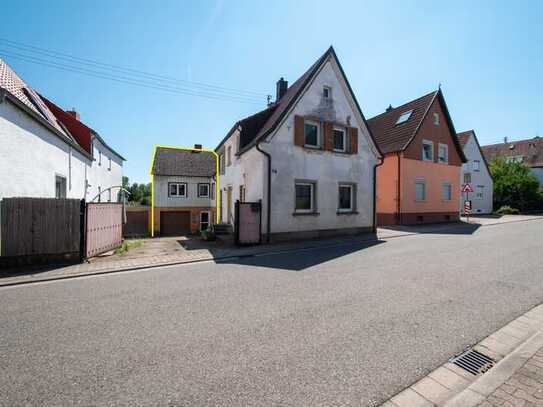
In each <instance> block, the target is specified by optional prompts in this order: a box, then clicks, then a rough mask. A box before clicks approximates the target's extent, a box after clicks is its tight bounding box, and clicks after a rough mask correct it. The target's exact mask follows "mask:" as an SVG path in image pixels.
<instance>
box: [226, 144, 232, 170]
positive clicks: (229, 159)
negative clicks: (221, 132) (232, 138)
mask: <svg viewBox="0 0 543 407" xmlns="http://www.w3.org/2000/svg"><path fill="white" fill-rule="evenodd" d="M230 165H232V146H228V147H227V148H226V166H227V167H229V166H230Z"/></svg>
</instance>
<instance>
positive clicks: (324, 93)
mask: <svg viewBox="0 0 543 407" xmlns="http://www.w3.org/2000/svg"><path fill="white" fill-rule="evenodd" d="M322 96H323V97H324V98H325V99H330V97H331V96H332V89H331V88H330V87H329V86H324V87H323V88H322Z"/></svg>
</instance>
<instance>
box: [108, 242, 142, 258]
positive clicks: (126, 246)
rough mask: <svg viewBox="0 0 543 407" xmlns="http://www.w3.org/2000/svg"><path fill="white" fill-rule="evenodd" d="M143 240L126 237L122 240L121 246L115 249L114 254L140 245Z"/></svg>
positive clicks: (121, 253) (123, 252) (122, 252)
mask: <svg viewBox="0 0 543 407" xmlns="http://www.w3.org/2000/svg"><path fill="white" fill-rule="evenodd" d="M143 243H145V241H144V240H143V239H127V240H125V241H124V242H123V244H122V245H121V247H118V248H116V249H115V254H120V255H123V254H125V253H126V252H128V251H129V250H131V249H135V248H136V247H140V246H141V245H143Z"/></svg>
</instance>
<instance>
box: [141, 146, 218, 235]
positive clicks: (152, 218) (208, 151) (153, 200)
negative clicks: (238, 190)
mask: <svg viewBox="0 0 543 407" xmlns="http://www.w3.org/2000/svg"><path fill="white" fill-rule="evenodd" d="M158 148H170V149H174V150H183V151H198V152H204V153H211V154H213V157H215V223H219V219H220V217H219V211H220V204H221V202H220V197H219V196H220V194H219V191H220V188H219V155H218V154H217V153H216V152H215V150H210V149H208V148H201V149H199V148H194V147H179V146H166V145H163V144H155V146H154V151H153V159H152V160H151V166H150V168H149V175H150V176H151V236H152V237H155V176H154V174H153V164H154V162H155V158H156V151H157V149H158Z"/></svg>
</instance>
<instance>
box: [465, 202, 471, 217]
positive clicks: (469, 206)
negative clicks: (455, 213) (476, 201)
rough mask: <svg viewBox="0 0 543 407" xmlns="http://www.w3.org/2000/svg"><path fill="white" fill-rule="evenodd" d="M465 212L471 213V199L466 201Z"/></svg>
mask: <svg viewBox="0 0 543 407" xmlns="http://www.w3.org/2000/svg"><path fill="white" fill-rule="evenodd" d="M464 213H465V214H466V215H469V214H470V213H471V201H466V202H464Z"/></svg>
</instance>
